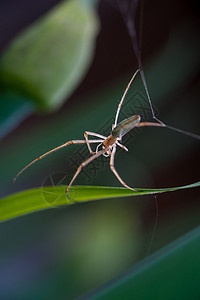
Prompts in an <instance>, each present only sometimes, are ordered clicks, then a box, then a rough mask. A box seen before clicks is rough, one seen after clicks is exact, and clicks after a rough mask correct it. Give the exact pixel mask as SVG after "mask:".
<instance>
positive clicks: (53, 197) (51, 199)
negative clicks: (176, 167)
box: [0, 182, 200, 221]
mask: <svg viewBox="0 0 200 300" xmlns="http://www.w3.org/2000/svg"><path fill="white" fill-rule="evenodd" d="M199 186H200V182H196V183H193V184H190V185H185V186H181V187H174V188H163V189H141V188H139V189H137V191H132V190H129V189H126V188H115V187H101V186H99V187H98V186H73V187H71V188H70V190H69V198H67V196H66V194H65V189H66V186H53V187H41V188H35V189H30V190H26V191H22V192H19V193H16V194H13V195H10V196H7V197H5V198H2V199H0V221H6V220H9V219H12V218H15V217H19V216H22V215H25V214H29V213H33V212H35V211H39V210H45V209H49V208H53V207H59V206H63V205H69V204H74V203H77V202H85V201H90V200H99V199H110V198H116V197H128V196H138V195H151V194H158V193H164V192H170V191H176V190H181V189H187V188H194V187H199Z"/></svg>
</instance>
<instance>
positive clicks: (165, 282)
mask: <svg viewBox="0 0 200 300" xmlns="http://www.w3.org/2000/svg"><path fill="white" fill-rule="evenodd" d="M199 252H200V227H197V228H196V229H194V230H193V231H191V232H189V233H188V234H186V235H184V236H183V237H181V238H179V239H178V240H176V241H175V242H173V243H172V244H170V245H168V246H166V247H165V248H164V249H161V250H160V251H158V252H157V253H155V254H154V255H152V256H150V257H149V259H146V260H144V261H142V262H141V263H139V264H138V265H136V266H134V267H133V269H132V270H129V272H128V273H127V274H123V275H122V276H121V278H119V279H117V280H115V281H114V283H113V282H112V283H110V284H108V283H107V285H106V286H105V287H104V286H103V287H101V288H100V289H99V290H98V291H96V292H94V293H92V294H90V295H88V296H87V297H86V298H85V299H93V300H97V299H98V300H112V299H113V300H114V299H115V300H117V299H143V300H147V299H155V300H159V299H162V300H168V299H198V298H199V295H200V285H199V278H200V259H199Z"/></svg>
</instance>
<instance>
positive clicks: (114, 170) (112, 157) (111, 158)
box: [110, 145, 136, 191]
mask: <svg viewBox="0 0 200 300" xmlns="http://www.w3.org/2000/svg"><path fill="white" fill-rule="evenodd" d="M115 152H116V145H114V146H113V150H112V153H111V157H110V169H111V171H112V172H113V173H114V174H115V176H116V177H117V179H118V180H119V182H121V184H122V185H123V186H124V187H126V188H127V189H129V190H132V191H136V190H135V189H133V188H131V187H130V186H128V185H127V184H126V183H125V182H124V181H123V180H122V179H121V177H120V176H119V174H118V173H117V171H116V169H115V166H114V157H115Z"/></svg>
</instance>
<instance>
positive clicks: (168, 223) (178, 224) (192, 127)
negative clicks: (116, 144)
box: [0, 0, 200, 299]
mask: <svg viewBox="0 0 200 300" xmlns="http://www.w3.org/2000/svg"><path fill="white" fill-rule="evenodd" d="M58 2H59V1H55V0H43V1H41V3H36V2H35V1H28V2H27V1H24V0H18V1H16V0H15V1H14V0H13V1H11V0H7V1H1V3H0V17H1V20H2V22H3V23H2V24H3V25H2V26H1V35H0V49H1V53H2V55H3V52H4V51H6V47H7V46H8V44H9V42H10V41H11V40H12V39H13V38H14V37H15V36H16V35H17V34H18V33H19V32H20V31H21V30H22V29H24V28H26V27H27V26H28V25H30V24H32V22H33V21H35V20H37V19H38V18H39V17H41V16H42V15H43V14H44V13H46V12H48V11H49V10H50V9H51V8H52V7H53V6H54V5H55V4H56V3H58ZM88 3H89V2H88ZM96 9H97V13H98V18H100V25H99V26H100V29H99V30H100V31H99V35H98V36H97V39H96V40H94V43H95V51H94V56H92V52H91V54H90V55H91V61H92V64H91V65H90V68H89V66H88V71H86V69H85V72H86V73H85V74H84V75H82V81H81V83H80V84H79V85H78V86H77V88H75V86H74V89H73V93H72V91H71V92H70V93H69V95H70V97H68V99H66V100H67V101H66V102H65V103H64V104H63V105H62V107H61V108H60V109H57V110H56V111H52V112H51V113H48V114H47V113H45V112H41V111H40V110H39V109H38V107H37V108H36V106H35V104H33V101H32V100H31V101H29V100H28V101H27V98H28V96H27V94H24V95H23V97H22V94H17V93H16V92H15V93H14V92H13V90H12V91H9V92H8V91H7V90H5V89H4V88H3V85H2V87H1V98H0V105H1V114H0V121H1V127H0V129H1V136H2V139H1V146H0V166H1V173H0V182H1V191H0V193H1V197H2V196H4V195H8V194H11V193H13V192H16V191H20V190H23V189H27V188H32V187H36V186H39V187H40V186H41V187H42V186H43V185H45V184H46V183H49V175H50V174H54V175H53V176H55V178H56V179H55V180H57V178H59V176H60V175H59V174H64V175H65V176H66V180H65V181H66V184H67V183H68V182H69V180H70V178H71V177H72V176H73V174H74V172H75V170H76V165H77V164H79V163H80V162H81V161H82V160H84V158H86V157H87V152H86V151H85V148H84V147H83V146H73V147H71V148H68V149H66V150H62V151H60V152H57V153H55V154H54V155H52V156H51V157H48V158H46V159H45V160H42V161H41V162H40V163H39V164H37V165H34V166H33V167H32V168H31V169H29V170H27V172H26V173H24V174H23V175H22V176H21V177H20V178H19V180H18V181H17V182H16V183H15V184H13V182H12V179H13V177H14V176H15V175H16V173H17V172H18V171H19V170H20V169H21V168H22V167H23V166H24V165H26V164H27V163H28V162H30V161H31V160H32V159H34V158H35V157H37V156H38V155H40V154H42V153H43V152H46V151H47V150H49V149H51V148H53V147H55V146H57V145H59V144H62V143H63V142H65V141H67V140H70V139H82V138H83V133H84V131H85V130H88V131H94V132H99V133H102V134H109V132H110V129H111V124H112V122H113V120H114V115H115V112H116V108H117V104H118V102H119V100H120V97H121V96H122V94H123V91H124V89H125V86H126V84H127V82H128V81H129V79H130V77H131V75H132V74H133V72H134V71H135V70H136V68H137V63H136V59H135V55H134V53H133V50H132V47H131V42H130V38H129V36H128V33H127V30H126V27H125V25H124V23H123V20H122V17H121V15H120V13H119V11H118V9H117V6H116V3H115V1H107V0H101V1H99V4H98V6H97V7H95V6H94V7H93V10H94V11H95V10H96ZM136 24H137V20H136ZM143 27H144V34H143V39H142V61H143V66H144V72H145V74H146V80H147V84H148V87H149V90H150V94H151V98H152V103H153V105H154V107H155V111H156V112H157V113H158V116H159V118H160V119H161V120H162V121H164V122H165V123H167V124H169V125H171V126H174V127H178V128H181V129H184V130H187V131H191V132H193V133H196V134H198V133H199V129H200V128H199V96H200V89H199V81H200V77H199V66H200V56H199V53H200V39H199V9H198V5H197V2H196V1H176V2H175V3H168V1H164V2H163V1H162V3H160V2H159V1H146V2H145V6H144V26H143ZM63 39H65V36H63ZM94 39H95V37H94ZM55 76H56V74H55ZM79 81H80V79H79ZM77 84H78V83H77ZM13 95H14V96H13ZM126 103H127V104H126V105H125V106H124V108H123V109H122V114H121V118H122V117H123V116H124V115H127V114H129V113H130V112H133V113H137V114H141V115H142V116H143V118H144V119H145V118H148V119H150V113H149V109H148V105H147V102H146V100H145V93H144V89H143V86H142V83H141V80H140V78H139V77H138V78H137V79H136V80H135V82H134V84H133V86H132V88H131V90H130V92H129V94H128V96H127V102H126ZM135 103H137V105H136V104H135ZM36 110H37V113H36ZM12 112H13V113H12ZM6 116H8V117H6ZM124 144H126V145H127V146H128V148H129V152H128V153H126V152H124V151H119V153H118V154H117V155H116V168H117V170H118V172H119V174H120V175H121V177H122V178H123V179H124V180H125V181H126V183H127V184H129V185H131V186H133V187H149V188H150V187H151V188H155V187H170V186H179V185H185V184H189V183H192V182H196V181H198V180H199V142H198V140H195V139H193V138H191V137H188V136H184V135H180V134H178V133H176V132H173V131H169V130H167V129H162V128H161V129H158V128H145V129H143V130H141V131H140V132H139V133H138V132H133V133H132V134H131V135H129V136H128V137H127V138H126V139H125V140H124ZM75 184H80V185H84V184H87V185H106V186H120V184H119V182H118V181H117V180H116V178H115V177H114V175H113V174H112V172H111V171H110V170H109V164H108V160H106V159H102V160H98V161H96V163H94V164H92V165H91V166H88V167H87V168H86V169H85V170H84V172H82V173H81V174H80V175H79V177H78V178H77V180H76V182H75ZM157 201H158V208H159V214H158V224H157V228H156V233H155V236H154V240H153V243H152V246H151V247H150V249H149V246H150V244H151V237H152V232H153V228H154V223H155V218H156V205H155V197H154V196H148V197H134V198H126V199H113V200H109V201H106V200H102V201H95V202H91V203H84V204H81V205H80V204H77V205H73V206H70V207H66V208H60V209H56V208H54V209H52V210H48V211H46V212H41V213H36V214H32V215H28V216H25V217H22V218H18V219H15V220H12V221H9V222H5V223H2V224H1V226H0V294H1V299H47V298H48V299H55V298H56V299H63V298H65V299H74V298H75V297H77V296H79V295H81V294H84V293H86V292H88V291H89V290H91V289H93V288H95V287H97V286H99V285H101V284H102V283H104V282H106V281H107V280H109V279H110V278H112V277H114V276H116V275H118V274H119V273H120V272H122V271H124V270H126V268H128V267H129V266H131V265H134V264H135V263H136V262H138V261H140V260H141V259H142V258H144V257H146V255H149V254H150V252H154V251H155V250H157V249H160V248H161V247H162V246H164V245H166V244H168V243H169V242H171V241H173V240H174V239H176V238H177V237H179V236H181V235H182V234H184V233H186V232H188V231H189V230H190V229H192V228H195V227H196V226H197V225H199V223H200V222H199V220H200V210H199V208H200V204H199V189H190V190H184V191H177V192H174V193H166V194H163V195H159V196H157Z"/></svg>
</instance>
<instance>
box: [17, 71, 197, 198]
mask: <svg viewBox="0 0 200 300" xmlns="http://www.w3.org/2000/svg"><path fill="white" fill-rule="evenodd" d="M140 71H141V70H140V69H137V70H136V72H135V73H134V74H133V76H132V78H131V80H130V81H129V83H128V85H127V87H126V89H125V91H124V93H123V96H122V98H121V100H120V102H119V105H118V108H117V112H116V115H115V122H114V124H113V125H112V130H111V134H110V135H109V136H108V137H106V136H103V135H101V134H99V133H95V132H90V131H85V132H84V138H85V139H84V140H71V141H68V142H66V143H64V144H62V145H60V146H58V147H56V148H53V149H52V150H49V151H48V152H46V153H44V154H42V155H41V156H39V157H37V158H36V159H35V160H33V161H32V162H30V163H29V164H28V165H27V166H25V167H24V168H23V169H22V170H21V171H20V172H19V173H18V174H17V175H16V176H15V178H14V181H15V180H16V179H17V177H18V176H19V175H20V174H21V173H22V172H23V171H24V170H26V169H27V168H28V167H30V166H31V165H32V164H34V163H35V162H36V161H38V160H40V159H42V158H44V157H45V156H47V155H48V154H50V153H52V152H54V151H57V150H59V149H62V148H64V147H67V146H68V145H72V144H86V145H87V147H88V150H89V152H90V154H91V156H90V158H88V159H87V160H85V161H84V162H82V163H81V164H80V166H79V167H78V169H77V170H76V173H75V174H74V176H73V178H72V179H71V181H70V183H69V185H68V186H67V188H66V191H65V192H66V195H67V197H69V196H68V191H69V188H70V187H71V185H72V184H73V182H74V180H75V179H76V177H77V176H78V175H79V173H80V172H81V170H82V168H83V167H85V166H87V165H88V164H89V163H90V162H92V161H93V160H94V159H96V158H97V157H99V156H101V155H104V156H105V157H110V169H111V171H112V172H113V173H114V175H115V176H116V177H117V179H118V180H119V182H120V183H121V184H122V185H123V186H124V187H126V188H128V189H130V190H133V191H136V189H134V188H132V187H130V186H128V185H127V184H126V183H125V182H124V181H123V180H122V178H121V177H120V176H119V174H118V172H117V171H116V169H115V166H114V158H115V153H116V148H117V146H119V147H121V148H122V149H124V150H125V151H128V149H127V147H125V146H124V145H122V144H121V143H120V141H121V139H122V137H123V136H124V135H125V134H126V133H128V132H129V131H130V130H131V129H133V128H134V127H143V126H155V127H166V128H169V129H172V130H175V131H178V132H180V133H183V134H187V135H190V136H193V137H194V138H197V139H200V137H199V136H198V135H195V134H192V133H189V132H186V131H183V130H180V129H177V128H174V127H171V126H168V125H166V124H164V123H163V122H161V121H160V120H159V119H157V118H156V117H155V115H154V112H153V108H152V105H151V108H152V113H153V118H154V119H155V120H157V121H158V123H156V122H140V121H141V117H140V115H133V116H131V117H129V118H127V119H125V120H123V121H121V122H120V123H117V122H118V117H119V113H120V110H121V107H122V104H123V101H124V99H125V96H126V94H127V92H128V90H129V88H130V85H131V83H132V81H133V80H134V78H135V76H136V75H137V73H138V72H140ZM147 96H148V94H147ZM150 104H151V102H150ZM89 136H93V137H96V138H98V139H96V140H95V139H91V140H89V139H88V137H89ZM92 143H97V144H98V145H97V147H96V151H95V152H94V151H92V149H91V147H90V144H92ZM100 146H101V147H102V149H101V150H99V147H100Z"/></svg>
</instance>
